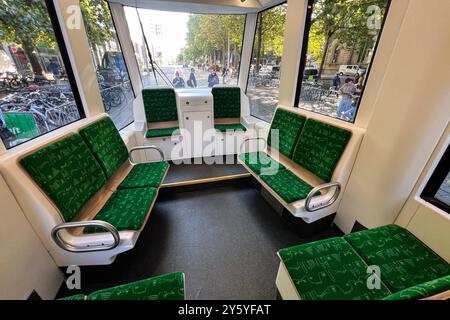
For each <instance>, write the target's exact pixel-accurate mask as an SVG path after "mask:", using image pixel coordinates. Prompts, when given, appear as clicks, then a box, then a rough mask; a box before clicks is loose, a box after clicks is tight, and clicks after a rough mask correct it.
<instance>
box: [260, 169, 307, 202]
mask: <svg viewBox="0 0 450 320" xmlns="http://www.w3.org/2000/svg"><path fill="white" fill-rule="evenodd" d="M261 179H262V180H263V181H264V182H265V183H267V185H268V186H269V187H270V188H272V190H273V191H275V193H276V194H278V195H279V196H280V197H281V198H283V200H284V201H286V202H287V203H292V202H295V201H297V200H302V199H305V198H306V197H307V196H308V194H309V193H310V192H311V190H312V189H313V187H312V186H310V185H309V184H308V183H306V182H305V181H303V180H302V179H300V178H299V177H297V176H296V175H295V174H293V173H292V172H291V171H289V170H287V169H286V170H280V171H278V172H276V173H269V174H267V175H261Z"/></svg>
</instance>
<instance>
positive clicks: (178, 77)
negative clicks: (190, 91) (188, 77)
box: [172, 71, 185, 89]
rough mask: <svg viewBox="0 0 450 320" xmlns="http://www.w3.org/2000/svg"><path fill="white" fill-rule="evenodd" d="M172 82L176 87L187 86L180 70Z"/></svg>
mask: <svg viewBox="0 0 450 320" xmlns="http://www.w3.org/2000/svg"><path fill="white" fill-rule="evenodd" d="M172 84H173V87H174V88H175V89H178V88H184V87H185V84H184V79H183V77H182V76H181V74H180V71H176V72H175V78H173V80H172Z"/></svg>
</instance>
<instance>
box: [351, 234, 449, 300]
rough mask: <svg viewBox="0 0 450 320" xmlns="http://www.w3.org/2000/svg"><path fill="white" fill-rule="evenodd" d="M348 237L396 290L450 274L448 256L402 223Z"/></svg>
mask: <svg viewBox="0 0 450 320" xmlns="http://www.w3.org/2000/svg"><path fill="white" fill-rule="evenodd" d="M344 239H345V240H346V241H347V242H348V243H349V244H350V245H351V246H352V247H353V248H354V249H355V250H356V251H357V252H358V254H359V255H360V256H361V257H362V258H363V259H364V260H365V261H366V263H367V264H369V265H376V266H379V267H380V270H381V278H382V280H383V282H384V283H385V284H386V285H387V286H388V288H389V289H390V290H391V291H392V292H398V291H401V290H404V289H407V288H409V287H413V286H416V285H419V284H421V283H425V282H428V281H431V280H433V279H438V278H441V277H444V276H447V275H450V266H449V264H448V263H447V262H446V261H445V260H444V259H442V258H441V257H439V256H438V255H437V254H436V253H434V252H433V251H432V250H431V249H429V248H428V247H427V246H426V245H424V244H423V243H422V242H421V241H420V240H418V239H417V238H416V237H415V236H414V235H413V234H411V233H410V232H409V231H407V230H406V229H403V228H402V227H400V226H397V225H388V226H383V227H380V228H376V229H371V230H365V231H361V232H356V233H352V234H349V235H346V236H345V237H344Z"/></svg>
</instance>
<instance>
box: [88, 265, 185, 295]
mask: <svg viewBox="0 0 450 320" xmlns="http://www.w3.org/2000/svg"><path fill="white" fill-rule="evenodd" d="M88 300H184V275H183V273H181V272H174V273H169V274H165V275H161V276H157V277H153V278H149V279H145V280H141V281H136V282H133V283H129V284H124V285H121V286H117V287H113V288H108V289H104V290H99V291H96V292H94V293H91V294H90V295H89V296H88Z"/></svg>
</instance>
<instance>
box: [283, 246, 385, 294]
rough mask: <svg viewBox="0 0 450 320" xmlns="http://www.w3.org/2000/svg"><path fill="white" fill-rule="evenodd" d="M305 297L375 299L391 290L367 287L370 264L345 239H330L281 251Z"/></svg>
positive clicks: (300, 291) (382, 287)
mask: <svg viewBox="0 0 450 320" xmlns="http://www.w3.org/2000/svg"><path fill="white" fill-rule="evenodd" d="M279 255H280V257H281V259H282V260H283V263H284V265H285V266H286V268H287V271H288V272H289V275H290V277H291V279H292V281H293V283H294V284H295V287H296V288H297V292H298V294H299V295H300V297H301V299H303V300H336V299H338V300H351V299H355V300H372V299H382V298H384V297H385V296H387V295H389V294H390V292H389V290H388V289H387V288H386V286H384V284H383V283H381V287H380V289H374V290H370V289H368V287H367V279H368V276H369V275H370V274H369V273H368V272H367V267H368V266H367V264H366V263H365V262H364V261H363V260H362V259H361V258H360V257H359V256H358V254H357V253H356V252H355V251H354V250H353V248H352V247H351V246H350V245H349V244H348V243H347V242H346V241H345V240H343V239H342V238H331V239H327V240H321V241H317V242H312V243H307V244H303V245H299V246H295V247H291V248H287V249H282V250H280V251H279Z"/></svg>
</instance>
